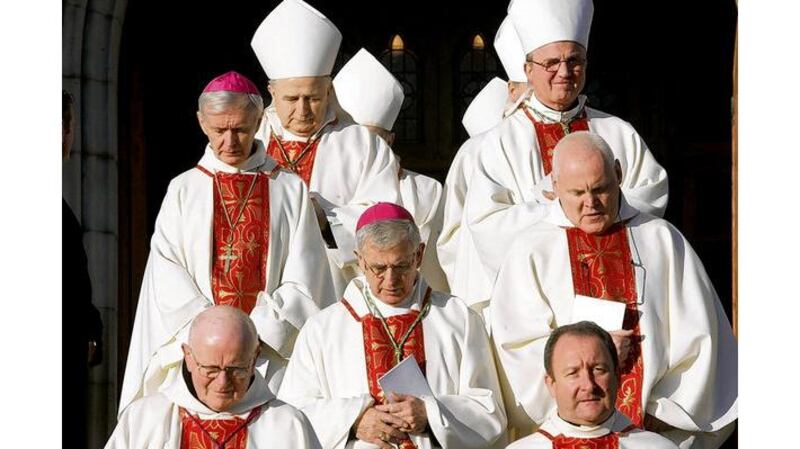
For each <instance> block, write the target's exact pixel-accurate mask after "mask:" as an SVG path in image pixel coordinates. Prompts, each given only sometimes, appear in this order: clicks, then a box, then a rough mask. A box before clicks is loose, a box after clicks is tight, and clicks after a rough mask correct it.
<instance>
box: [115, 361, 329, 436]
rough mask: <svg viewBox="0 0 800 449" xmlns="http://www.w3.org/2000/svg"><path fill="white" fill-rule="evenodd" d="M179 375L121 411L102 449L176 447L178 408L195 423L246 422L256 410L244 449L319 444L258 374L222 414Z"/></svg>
mask: <svg viewBox="0 0 800 449" xmlns="http://www.w3.org/2000/svg"><path fill="white" fill-rule="evenodd" d="M186 382H187V380H185V379H184V376H180V377H179V380H177V381H176V382H173V383H172V384H171V385H170V386H169V388H167V389H165V390H164V391H162V392H160V393H156V394H152V395H150V396H147V397H145V398H140V399H138V400H136V401H135V402H133V403H132V404H131V406H130V407H128V408H127V409H125V411H124V412H123V413H122V416H121V417H120V419H119V422H118V423H117V427H116V428H115V429H114V433H112V434H111V438H109V440H108V443H106V449H156V448H157V449H179V448H180V447H181V446H180V443H181V436H182V426H181V418H180V413H179V408H180V407H183V408H184V409H186V410H187V411H188V412H190V413H191V414H193V415H195V416H197V417H198V418H199V419H200V421H201V422H202V421H205V420H210V419H213V420H218V419H234V418H243V419H246V418H247V416H248V415H249V413H250V411H251V410H252V409H254V408H256V407H258V406H261V414H260V415H259V416H258V417H257V418H256V419H255V420H253V421H252V422H251V423H250V424H249V425H248V426H247V449H258V448H269V449H272V448H275V449H278V448H284V449H295V448H297V449H302V448H308V449H316V448H319V442H318V440H317V438H316V435H315V434H314V432H313V430H312V428H311V425H310V424H309V422H308V420H307V419H306V417H305V416H304V415H303V414H302V413H300V412H299V411H298V410H297V409H296V408H294V407H292V406H291V405H288V404H285V403H283V402H281V401H279V400H277V399H275V395H274V394H273V393H272V392H271V391H270V390H269V388H268V387H267V382H266V381H265V380H264V378H263V377H261V374H259V373H258V372H256V373H255V377H254V379H253V383H252V384H250V387H249V389H248V390H247V393H246V394H245V396H244V398H242V400H241V401H240V402H238V403H236V404H235V405H234V407H232V408H231V409H230V410H228V411H226V412H215V411H213V410H211V409H209V408H208V407H206V406H205V404H203V403H202V402H200V401H199V400H197V398H195V397H194V396H193V395H192V393H191V392H190V391H189V388H188V387H187V385H186Z"/></svg>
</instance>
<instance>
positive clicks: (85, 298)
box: [61, 91, 103, 449]
mask: <svg viewBox="0 0 800 449" xmlns="http://www.w3.org/2000/svg"><path fill="white" fill-rule="evenodd" d="M61 100H62V116H61V129H62V139H61V143H62V145H61V157H62V160H66V159H67V158H69V153H70V150H71V149H72V132H73V106H72V96H71V95H70V94H69V92H67V91H63V92H62V97H61ZM61 204H62V210H61V220H62V223H61V225H62V235H61V237H62V259H61V266H62V272H61V274H62V284H61V289H62V292H61V293H62V313H63V315H62V391H63V401H62V415H63V421H62V422H63V433H62V440H63V442H64V447H75V448H80V449H84V448H86V447H87V423H86V421H87V419H86V418H87V390H88V388H87V387H88V383H89V366H95V365H98V364H99V363H100V362H101V361H102V354H103V346H102V342H103V340H102V336H103V323H102V321H101V320H100V312H99V311H98V310H97V308H96V307H95V306H94V305H93V304H92V285H91V282H90V279H89V271H88V265H87V263H88V260H87V258H86V251H85V250H84V247H83V229H82V228H81V225H80V222H79V221H78V219H77V217H76V216H75V214H74V213H73V212H72V209H70V207H69V205H68V204H67V202H66V201H64V199H63V198H62V200H61Z"/></svg>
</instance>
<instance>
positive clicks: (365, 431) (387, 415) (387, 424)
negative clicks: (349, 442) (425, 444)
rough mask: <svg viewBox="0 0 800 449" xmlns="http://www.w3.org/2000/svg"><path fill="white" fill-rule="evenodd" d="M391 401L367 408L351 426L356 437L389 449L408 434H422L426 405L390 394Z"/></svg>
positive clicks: (426, 422) (424, 424)
mask: <svg viewBox="0 0 800 449" xmlns="http://www.w3.org/2000/svg"><path fill="white" fill-rule="evenodd" d="M392 400H393V401H394V402H392V403H387V404H382V405H376V406H374V407H370V408H368V409H367V410H366V411H365V412H364V413H363V414H362V415H361V417H360V418H359V420H358V421H357V422H356V424H355V425H354V428H355V430H356V438H358V439H359V440H362V441H366V442H368V443H372V444H375V445H377V446H378V447H380V448H381V449H392V446H391V444H399V443H400V442H401V441H402V440H405V439H406V438H408V434H409V433H421V432H422V431H424V430H425V428H426V427H427V426H428V414H427V412H426V411H425V403H424V402H423V401H422V400H421V399H419V398H416V397H414V396H409V395H404V394H397V393H392Z"/></svg>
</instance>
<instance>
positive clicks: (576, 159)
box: [553, 131, 614, 180]
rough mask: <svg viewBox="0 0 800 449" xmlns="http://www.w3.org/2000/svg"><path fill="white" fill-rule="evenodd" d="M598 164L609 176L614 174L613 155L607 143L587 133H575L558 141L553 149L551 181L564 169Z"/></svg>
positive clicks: (597, 136) (595, 135)
mask: <svg viewBox="0 0 800 449" xmlns="http://www.w3.org/2000/svg"><path fill="white" fill-rule="evenodd" d="M592 162H593V163H599V164H601V166H602V169H603V170H604V171H605V172H606V173H609V174H611V175H613V173H614V153H613V152H612V151H611V147H609V146H608V143H606V141H605V140H604V139H603V138H602V137H600V136H599V135H597V134H594V133H591V132H589V131H576V132H574V133H570V134H567V135H566V136H564V138H563V139H561V140H559V141H558V143H557V144H556V147H555V148H554V149H553V180H555V179H556V178H558V175H559V174H560V173H561V171H562V170H563V169H564V168H565V167H569V166H574V165H583V164H586V163H592Z"/></svg>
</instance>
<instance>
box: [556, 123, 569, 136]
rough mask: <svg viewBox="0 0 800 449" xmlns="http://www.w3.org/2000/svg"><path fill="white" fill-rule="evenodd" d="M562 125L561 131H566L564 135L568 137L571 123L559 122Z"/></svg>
mask: <svg viewBox="0 0 800 449" xmlns="http://www.w3.org/2000/svg"><path fill="white" fill-rule="evenodd" d="M558 124H559V125H561V130H562V131H564V135H565V136H566V135H567V134H569V122H558Z"/></svg>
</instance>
